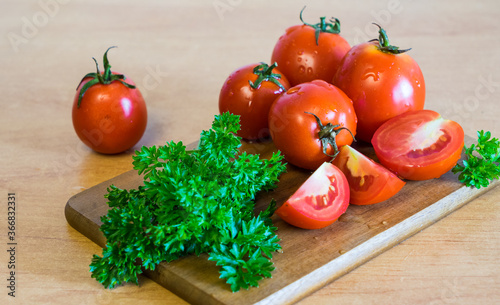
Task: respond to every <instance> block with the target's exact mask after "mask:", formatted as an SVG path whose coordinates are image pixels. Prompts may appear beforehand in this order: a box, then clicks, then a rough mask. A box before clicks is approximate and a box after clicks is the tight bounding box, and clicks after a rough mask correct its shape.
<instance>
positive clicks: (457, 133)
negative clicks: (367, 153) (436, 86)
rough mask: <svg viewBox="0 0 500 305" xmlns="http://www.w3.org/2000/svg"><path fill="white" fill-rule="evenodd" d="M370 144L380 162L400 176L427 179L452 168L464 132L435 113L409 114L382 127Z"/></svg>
mask: <svg viewBox="0 0 500 305" xmlns="http://www.w3.org/2000/svg"><path fill="white" fill-rule="evenodd" d="M372 145H373V148H374V150H375V154H376V155H377V158H378V159H379V161H380V163H381V164H382V165H384V166H385V167H387V168H388V169H390V170H392V171H393V172H395V173H396V174H397V175H399V176H400V177H402V178H404V179H409V180H427V179H432V178H439V177H441V176H442V175H443V174H445V173H447V172H448V171H450V170H451V169H452V168H453V167H454V166H455V164H456V163H457V161H458V159H460V156H461V153H462V149H463V146H464V131H463V129H462V127H461V126H460V125H459V124H458V123H457V122H454V121H451V120H446V119H444V118H443V117H442V116H441V115H440V114H439V113H437V112H435V111H432V110H418V111H409V112H405V113H403V114H400V115H398V116H396V117H394V118H392V119H390V120H388V121H387V122H385V123H384V124H382V126H380V128H379V129H377V131H376V132H375V134H374V135H373V139H372Z"/></svg>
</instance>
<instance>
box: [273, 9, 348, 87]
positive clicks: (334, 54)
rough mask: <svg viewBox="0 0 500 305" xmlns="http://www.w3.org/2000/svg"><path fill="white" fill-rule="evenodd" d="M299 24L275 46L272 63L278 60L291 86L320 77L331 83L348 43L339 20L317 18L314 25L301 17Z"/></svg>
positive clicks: (290, 28) (289, 29)
mask: <svg viewBox="0 0 500 305" xmlns="http://www.w3.org/2000/svg"><path fill="white" fill-rule="evenodd" d="M304 9H305V7H304V8H303V9H302V11H301V12H300V21H301V22H302V25H295V26H291V27H289V28H288V29H287V30H286V32H285V34H283V35H282V36H281V37H280V38H279V40H278V41H277V42H276V45H275V46H274V49H273V53H272V56H271V62H277V63H278V66H279V67H280V70H281V72H283V73H284V74H285V75H286V77H287V78H288V81H289V82H290V85H292V86H295V85H298V84H300V83H305V82H309V81H312V80H315V79H321V80H324V81H326V82H331V81H332V78H333V76H334V74H335V72H336V71H337V68H338V67H339V64H340V61H341V60H342V58H343V57H344V55H345V54H346V53H347V51H349V49H350V48H351V46H350V45H349V43H348V42H347V41H346V40H345V39H344V38H343V37H342V36H341V35H340V21H339V20H338V19H337V18H333V17H332V18H331V19H330V22H327V21H326V20H325V18H326V17H320V22H319V23H317V24H309V23H306V22H304V20H303V19H302V13H303V11H304Z"/></svg>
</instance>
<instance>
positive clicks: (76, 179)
mask: <svg viewBox="0 0 500 305" xmlns="http://www.w3.org/2000/svg"><path fill="white" fill-rule="evenodd" d="M221 3H222V5H223V4H228V6H226V8H227V9H226V10H225V11H223V12H222V13H221V14H219V13H218V12H217V11H216V9H215V6H214V5H215V4H219V5H220V4H221ZM43 4H47V5H48V4H52V5H53V6H47V5H46V6H44V5H43ZM304 6H307V9H306V11H304V20H305V21H307V22H311V23H314V22H318V17H320V16H326V17H327V18H329V17H330V16H335V17H337V18H339V19H340V20H341V23H342V32H341V34H342V35H343V36H344V37H345V38H346V40H347V41H348V42H349V43H350V44H351V45H354V44H356V43H359V42H361V41H363V40H367V39H371V38H375V37H374V36H373V35H376V33H374V30H373V28H374V26H373V25H372V22H379V23H380V24H381V25H382V26H383V27H384V28H385V29H386V30H387V33H388V35H389V36H390V41H391V43H394V44H396V45H398V46H400V47H401V48H410V47H411V48H412V50H411V51H410V52H409V53H408V54H410V55H411V56H412V57H413V58H414V59H415V60H416V61H417V62H418V63H419V65H420V67H421V69H422V72H423V73H424V77H425V80H426V91H427V92H426V108H428V109H433V110H436V111H437V112H439V113H441V114H442V115H443V117H445V118H450V119H454V120H456V121H457V122H458V123H460V124H461V125H462V127H463V128H464V130H465V132H466V134H469V135H473V134H474V133H475V132H476V130H480V129H485V130H490V131H491V132H492V133H493V135H495V136H497V137H498V136H500V120H499V119H498V118H499V117H500V107H498V101H499V100H500V70H499V69H498V68H497V67H499V66H500V52H499V50H500V39H498V37H500V23H499V22H498V20H499V18H500V2H498V1H496V0H481V1H467V0H442V1H432V0H420V1H404V0H399V1H398V0H379V1H375V0H371V1H366V0H352V1H325V0H323V1H317V0H316V1H311V0H275V1H264V0H253V1H229V0H213V1H202V0H193V1H174V0H168V1H158V0H144V1H140V2H138V1H131V0H120V1H98V0H87V1H59V0H55V1H51V0H45V1H35V0H32V1H14V0H5V1H2V4H1V9H0V36H1V38H2V39H0V67H2V69H0V88H1V89H2V91H1V92H2V93H1V101H0V103H1V110H0V144H1V147H0V202H2V204H5V202H6V194H7V193H8V192H15V193H16V194H17V197H18V206H17V212H18V214H17V216H18V219H17V220H18V223H17V225H18V226H17V232H16V233H17V237H18V242H19V249H18V250H19V252H18V256H17V259H18V263H19V264H18V266H17V268H18V269H17V271H18V272H19V273H18V275H19V277H18V278H17V279H18V282H17V283H18V291H17V292H18V294H17V295H16V298H15V299H14V298H10V297H8V296H7V294H6V290H5V288H4V285H2V286H1V287H2V288H1V289H0V304H50V305H67V304H75V305H80V304H84V305H86V304H99V305H107V304H125V305H127V304H132V305H139V304H145V305H165V304H167V305H178V304H187V302H186V301H185V300H183V299H181V298H180V297H178V296H177V295H176V294H174V293H172V292H171V291H169V290H168V289H165V288H164V287H163V286H161V285H158V284H157V283H155V282H154V281H152V280H151V279H149V278H148V277H145V276H141V277H140V278H139V286H136V285H134V284H130V285H125V286H123V287H120V288H118V289H113V290H105V289H103V288H102V286H101V285H100V284H99V283H97V282H96V281H95V279H92V278H91V277H90V272H89V263H90V260H91V257H92V254H95V253H99V252H100V250H101V248H100V246H99V245H97V244H96V243H94V242H93V241H91V240H89V239H88V238H87V237H85V236H84V235H82V234H81V233H80V232H79V231H77V230H75V229H74V228H73V227H71V226H70V225H69V224H68V222H67V220H66V218H65V216H64V209H65V205H66V203H67V201H68V199H69V198H70V197H71V196H73V195H75V194H78V193H80V192H81V191H83V190H86V189H89V188H92V187H94V186H95V185H97V184H99V183H101V182H103V181H107V180H109V179H112V178H114V177H117V176H118V175H120V174H122V173H124V172H127V171H129V170H131V169H132V164H131V155H132V154H133V150H130V151H127V152H125V153H123V154H120V155H113V156H104V155H100V154H96V153H94V152H92V151H91V150H90V149H87V148H86V147H85V146H84V145H82V144H81V143H80V140H79V139H78V137H77V136H76V134H75V132H74V131H73V126H72V123H71V105H72V101H73V97H74V94H75V88H76V86H77V84H78V82H79V81H80V79H81V78H82V77H83V76H84V75H85V74H86V73H88V72H93V71H95V65H94V62H93V61H92V57H95V58H96V59H97V60H98V61H99V62H101V61H102V54H103V52H104V51H105V50H106V49H107V48H108V47H109V46H111V45H117V46H118V48H117V49H114V50H113V51H111V52H110V54H109V60H110V62H111V65H112V66H113V69H114V70H116V71H119V72H122V73H125V74H126V75H127V77H129V78H130V79H132V80H134V82H135V83H136V84H137V85H138V87H139V88H140V89H141V91H142V93H143V95H144V97H145V99H146V103H147V107H148V114H149V118H148V127H147V129H146V133H145V135H144V137H143V138H142V139H141V141H140V142H139V143H138V145H137V146H136V147H134V149H137V148H139V147H140V146H141V145H148V146H149V145H155V144H156V145H158V144H163V143H165V141H170V140H174V141H179V140H182V141H184V142H185V143H191V142H193V141H196V140H197V138H198V136H199V134H200V131H201V130H203V129H205V128H207V127H210V123H211V121H212V119H213V115H214V114H215V113H217V111H218V108H217V98H218V93H219V91H220V88H221V85H222V83H223V82H224V80H225V79H226V77H227V76H228V75H229V73H231V72H232V71H233V70H234V69H236V68H238V67H240V66H242V65H246V64H249V63H252V62H260V61H268V60H269V58H270V53H271V51H272V48H273V46H274V44H275V43H276V41H277V39H278V38H279V36H280V35H281V34H283V33H284V31H285V28H286V27H288V26H290V25H295V24H299V23H300V20H299V18H298V13H299V12H300V10H301V9H302V8H303V7H304ZM51 9H52V10H51ZM47 12H50V15H48V13H47ZM45 16H46V17H47V18H44V17H45ZM36 18H38V19H36ZM34 19H36V22H37V24H38V25H40V26H36V25H35V24H34V21H33V20H34ZM29 23H31V24H33V25H34V26H35V28H30V27H29V25H27V24H29ZM23 27H24V32H23ZM30 30H31V31H30ZM15 35H18V36H17V37H21V40H20V41H19V44H18V45H17V46H16V45H13V44H12V43H11V38H12V37H16V36H15ZM101 65H102V63H101ZM499 198H500V187H496V188H494V189H492V190H491V191H489V192H487V193H485V194H483V195H481V196H479V197H477V198H476V199H474V200H472V201H471V202H470V203H469V204H467V205H465V206H463V207H462V208H460V209H458V210H456V211H455V212H453V213H450V214H449V215H448V216H447V217H445V218H443V219H441V220H440V221H438V222H437V223H435V224H434V225H432V226H430V227H428V228H427V229H424V230H422V231H420V232H419V233H418V234H416V235H415V236H413V237H412V238H409V239H407V240H405V241H403V242H401V243H400V244H399V245H398V246H397V247H392V248H390V249H388V250H387V251H385V252H384V253H383V254H381V255H379V256H377V257H376V258H374V259H371V260H369V261H368V262H366V263H365V264H363V265H362V266H360V267H358V268H356V269H354V270H352V271H351V272H349V273H348V274H346V275H344V276H342V277H340V278H339V279H337V280H335V281H334V282H332V283H330V284H328V285H326V286H324V287H323V288H321V289H319V290H317V291H316V292H314V293H313V294H311V295H309V296H307V297H305V298H304V299H302V300H301V301H299V302H298V304H299V305H323V304H340V305H343V304H346V305H352V304H360V305H366V304H368V305H369V304H412V305H413V304H426V305H427V304H432V305H445V304H464V305H465V304H492V305H493V304H498V303H500V290H499V289H498V287H500V266H499V261H498V257H500V200H499ZM6 217H7V215H6V213H5V212H2V213H0V222H1V225H0V242H1V244H2V245H5V242H6V240H5V239H4V237H5V236H7V226H6V225H5V221H6ZM2 236H3V237H2ZM5 250H6V249H5V248H4V247H3V246H1V247H0V277H1V278H2V279H6V278H7V272H8V269H7V261H8V259H9V258H8V257H7V252H6V251H5ZM285 254H286V253H284V255H285ZM2 283H5V281H2Z"/></svg>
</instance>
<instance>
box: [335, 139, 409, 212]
mask: <svg viewBox="0 0 500 305" xmlns="http://www.w3.org/2000/svg"><path fill="white" fill-rule="evenodd" d="M332 164H333V165H335V166H337V167H338V168H339V169H340V170H341V171H342V172H343V173H344V175H345V176H346V178H347V181H348V182H349V188H350V197H351V199H350V203H351V204H355V205H368V204H375V203H379V202H382V201H385V200H387V199H389V198H391V197H392V196H394V195H395V194H396V193H397V192H399V191H400V190H401V188H403V186H404V185H405V184H406V182H404V181H403V180H401V179H399V178H398V176H396V175H395V174H394V173H393V172H391V171H390V170H388V169H387V168H385V167H383V166H382V165H380V164H378V163H376V162H374V161H373V160H371V159H370V158H368V157H366V156H365V155H363V154H362V153H360V152H358V151H357V150H356V149H354V148H352V147H351V146H349V145H345V146H342V147H341V148H340V152H339V154H338V155H337V157H336V158H335V159H334V160H333V161H332Z"/></svg>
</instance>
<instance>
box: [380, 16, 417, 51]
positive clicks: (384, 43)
mask: <svg viewBox="0 0 500 305" xmlns="http://www.w3.org/2000/svg"><path fill="white" fill-rule="evenodd" d="M373 24H374V25H376V26H378V34H379V35H378V39H372V40H370V42H372V41H376V42H378V45H379V47H378V48H379V50H380V51H382V52H385V53H390V54H401V53H404V52H408V51H410V50H411V48H409V49H404V50H400V49H399V47H396V46H393V45H391V44H390V43H389V37H388V36H387V32H386V31H385V30H384V29H383V28H382V27H381V26H380V25H378V24H376V23H373Z"/></svg>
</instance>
